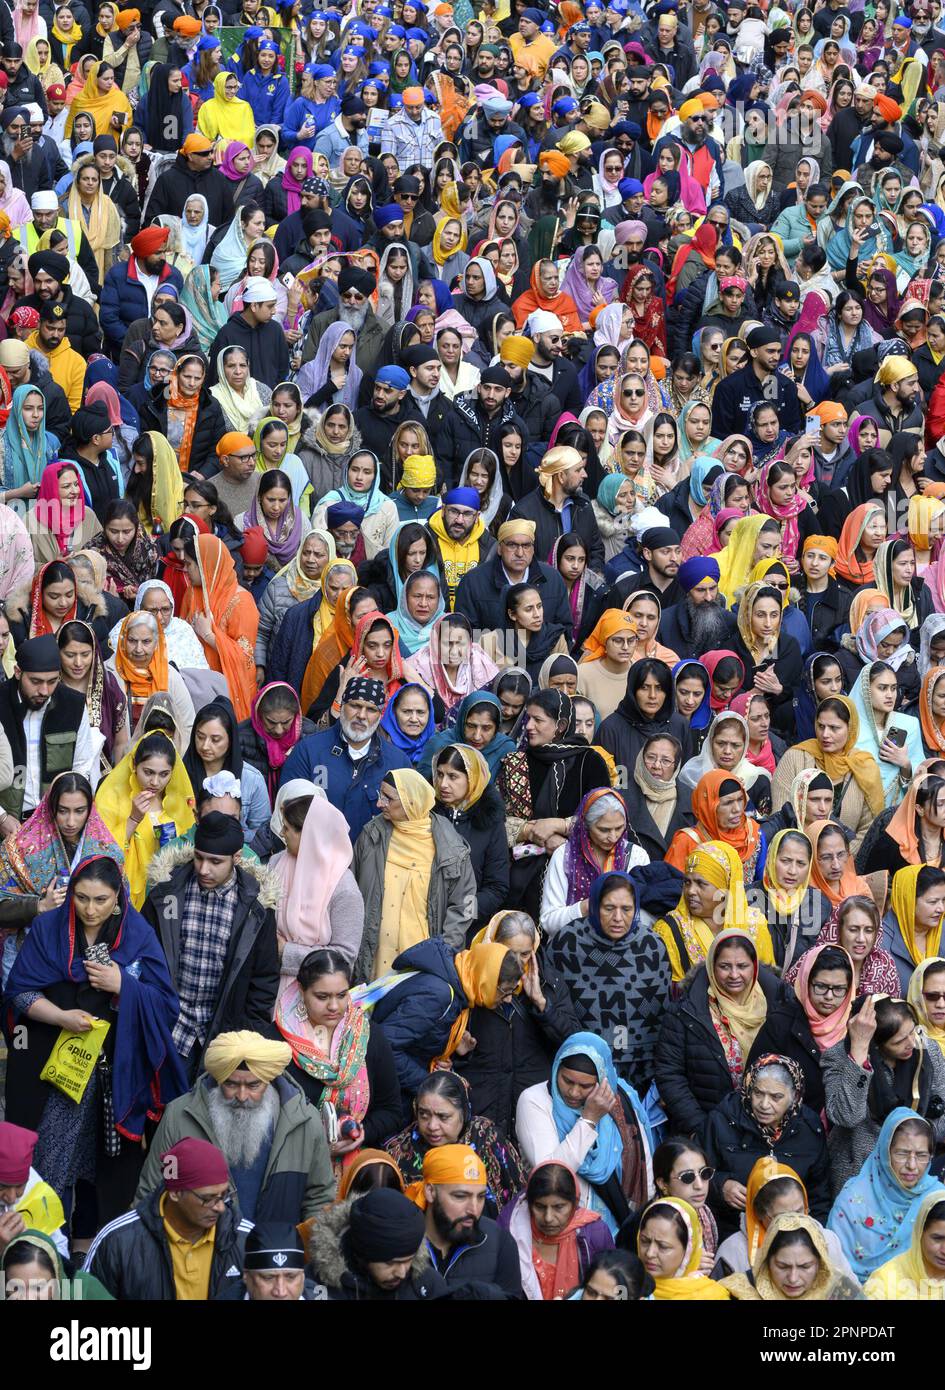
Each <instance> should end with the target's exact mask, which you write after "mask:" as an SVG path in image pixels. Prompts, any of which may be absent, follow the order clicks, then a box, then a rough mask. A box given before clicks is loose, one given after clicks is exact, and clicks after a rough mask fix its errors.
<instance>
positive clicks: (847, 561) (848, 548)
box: [837, 502, 883, 584]
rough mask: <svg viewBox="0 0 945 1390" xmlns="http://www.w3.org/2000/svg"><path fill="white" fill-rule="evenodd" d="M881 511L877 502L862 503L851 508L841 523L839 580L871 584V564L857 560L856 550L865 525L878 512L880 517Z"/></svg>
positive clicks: (838, 564) (838, 563)
mask: <svg viewBox="0 0 945 1390" xmlns="http://www.w3.org/2000/svg"><path fill="white" fill-rule="evenodd" d="M882 511H883V509H882V507H881V506H880V505H879V503H878V502H862V503H861V504H860V506H858V507H854V508H853V511H852V512H851V513H850V515H849V516H848V517H847V519H846V521H845V522H844V523H843V527H842V529H841V531H840V541H839V544H838V545H837V574H839V576H840V578H841V579H846V580H849V582H850V583H851V584H872V583H873V562H872V560H858V559H857V557H856V548H857V546H858V545H859V543H860V541H861V540H862V538H863V532H864V531H865V530H866V523H867V522H868V521H869V519H870V517H871V516H872V514H873V513H874V512H879V513H880V515H882Z"/></svg>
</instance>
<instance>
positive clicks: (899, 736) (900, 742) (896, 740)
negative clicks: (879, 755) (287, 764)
mask: <svg viewBox="0 0 945 1390" xmlns="http://www.w3.org/2000/svg"><path fill="white" fill-rule="evenodd" d="M884 737H885V739H886V741H887V743H891V744H892V745H893V747H895V748H905V746H906V731H905V729H899V728H892V729H887V730H886V733H885V735H884Z"/></svg>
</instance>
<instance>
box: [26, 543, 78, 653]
mask: <svg viewBox="0 0 945 1390" xmlns="http://www.w3.org/2000/svg"><path fill="white" fill-rule="evenodd" d="M56 563H57V562H56V561H55V560H50V561H49V562H48V564H45V565H43V567H42V569H41V570H40V571H39V572H38V573H37V574H36V576H35V578H34V579H33V583H32V587H31V588H30V634H29V635H30V636H31V637H47V636H48V635H49V634H50V633H51V632H52V627H51V626H50V622H49V619H48V617H47V616H46V610H45V608H44V607H43V576H44V575H45V573H46V571H47V570H48V569H49V566H50V565H52V564H56ZM61 582H62V583H65V580H63V581H61ZM72 582H73V585H75V580H74V579H73V581H72ZM78 593H79V591H78V588H75V595H74V597H73V600H72V607H71V608H70V610H69V612H68V613H67V614H66V616H65V617H64V618H63V620H62V622H61V623H60V627H64V626H65V624H66V623H71V622H72V621H73V619H74V618H75V615H76V606H77V604H78Z"/></svg>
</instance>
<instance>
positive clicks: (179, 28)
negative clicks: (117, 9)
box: [118, 14, 203, 39]
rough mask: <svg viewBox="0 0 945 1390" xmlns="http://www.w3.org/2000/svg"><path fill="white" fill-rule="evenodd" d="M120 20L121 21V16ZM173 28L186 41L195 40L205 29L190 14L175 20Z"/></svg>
mask: <svg viewBox="0 0 945 1390" xmlns="http://www.w3.org/2000/svg"><path fill="white" fill-rule="evenodd" d="M118 18H119V20H120V19H121V15H119V16H118ZM119 27H120V25H119ZM173 28H174V33H175V34H183V36H184V38H185V39H195V38H196V37H197V35H198V34H199V33H200V32H201V30H202V29H203V25H202V24H201V23H200V20H199V19H193V18H191V16H190V15H189V14H182V15H179V16H178V18H177V19H175V20H174V25H173Z"/></svg>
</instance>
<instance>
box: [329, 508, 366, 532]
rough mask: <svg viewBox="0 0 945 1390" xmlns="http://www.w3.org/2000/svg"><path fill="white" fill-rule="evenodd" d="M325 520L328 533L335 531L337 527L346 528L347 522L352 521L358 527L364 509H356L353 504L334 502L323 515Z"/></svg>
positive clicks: (362, 517) (362, 518)
mask: <svg viewBox="0 0 945 1390" xmlns="http://www.w3.org/2000/svg"><path fill="white" fill-rule="evenodd" d="M325 520H326V522H327V523H328V529H329V531H336V530H337V529H338V527H339V526H347V524H348V522H349V521H353V522H354V524H355V526H360V525H361V522H362V521H363V520H364V508H363V507H356V506H355V504H354V503H353V502H335V503H334V504H333V505H332V506H330V507H329V508H328V510H327V512H326V513H325Z"/></svg>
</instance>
